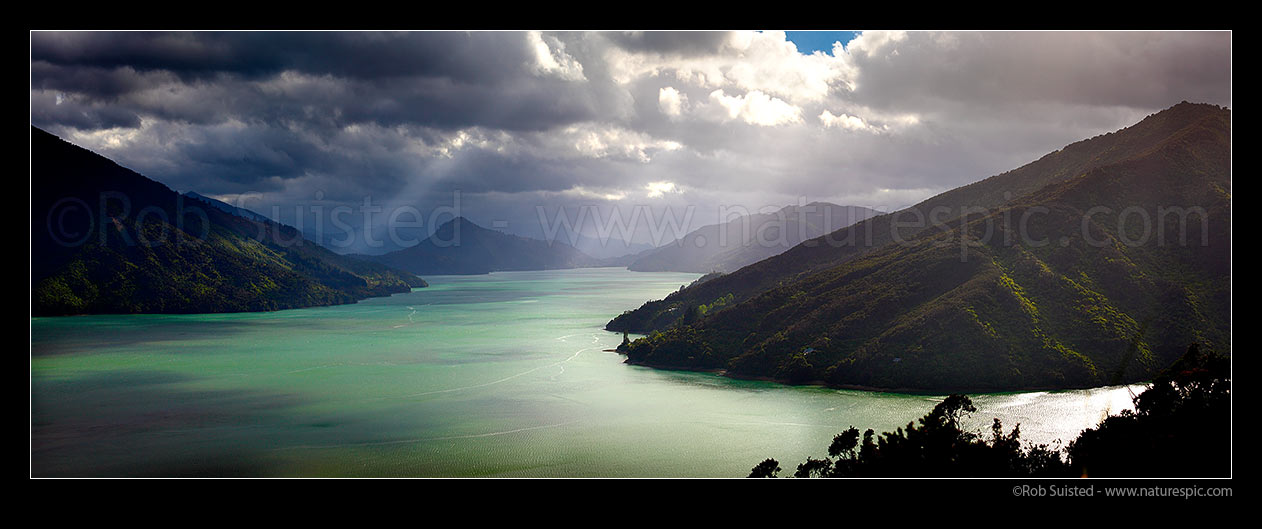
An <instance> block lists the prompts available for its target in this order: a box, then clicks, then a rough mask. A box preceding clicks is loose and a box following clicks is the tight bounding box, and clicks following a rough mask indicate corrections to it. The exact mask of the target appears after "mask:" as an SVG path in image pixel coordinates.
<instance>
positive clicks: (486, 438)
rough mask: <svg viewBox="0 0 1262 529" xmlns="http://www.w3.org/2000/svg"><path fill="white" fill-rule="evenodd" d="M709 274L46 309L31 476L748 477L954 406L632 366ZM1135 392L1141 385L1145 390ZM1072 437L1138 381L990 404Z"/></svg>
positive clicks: (35, 326)
mask: <svg viewBox="0 0 1262 529" xmlns="http://www.w3.org/2000/svg"><path fill="white" fill-rule="evenodd" d="M698 276H699V275H698V274H678V273H639V272H630V271H627V270H625V269H613V268H601V269H579V270H562V271H542V272H506V273H495V274H491V275H484V276H446V277H441V276H436V277H426V280H427V281H429V282H430V284H431V286H430V287H429V288H425V289H417V290H415V291H413V292H411V293H408V294H398V295H395V296H391V297H388V298H376V299H370V300H365V301H361V302H360V303H358V304H354V305H343V306H337V307H322V308H312V309H300V310H288V311H280V312H273V313H246V314H203V315H127V316H80V317H67V318H32V319H31V422H32V424H31V469H32V473H33V474H34V475H36V476H67V475H69V476H115V475H181V476H183V475H213V476H220V475H234V476H235V475H247V476H547V477H553V476H566V477H570V476H609V477H640V476H664V477H673V476H681V477H709V476H723V477H742V476H744V475H746V474H748V473H749V469H750V468H751V467H753V466H754V465H755V464H756V463H758V462H759V461H762V460H763V459H765V458H767V457H775V458H776V459H778V460H779V461H780V462H781V466H782V467H784V468H785V469H786V470H788V471H790V472H791V471H792V469H793V468H794V467H795V466H796V464H797V463H799V462H801V461H803V460H805V459H806V457H807V456H815V457H821V456H824V455H826V450H827V447H828V443H829V441H831V439H832V436H833V435H834V434H836V433H838V432H840V431H841V430H843V429H845V428H846V427H848V426H851V425H853V426H856V427H858V428H859V429H860V430H863V429H866V428H874V429H876V430H877V431H878V432H881V431H887V430H893V429H894V428H896V427H899V426H903V425H905V424H906V423H907V422H909V421H912V420H914V419H916V418H918V417H920V416H922V415H924V414H925V413H926V412H928V411H929V410H930V409H931V408H932V407H933V406H934V404H936V403H937V402H939V401H940V400H941V397H932V396H917V395H900V394H889V393H869V392H860V391H839V390H831V389H825V388H817V387H791V386H783V385H779V384H774V383H768V382H751V381H738V380H730V379H725V378H722V377H718V376H715V375H710V374H703V373H687V372H673V371H661V370H655V369H650V368H643V367H635V366H628V365H625V364H623V363H622V357H621V356H620V355H617V354H616V353H609V352H604V351H603V350H605V349H612V348H613V347H616V346H617V344H618V343H619V342H620V341H621V338H622V337H621V335H618V334H614V333H609V332H605V331H603V330H602V327H603V326H604V324H605V322H607V321H608V320H609V319H610V318H612V317H613V316H615V315H617V314H618V313H620V312H622V311H623V310H626V309H630V308H634V307H637V306H639V305H640V304H641V303H643V302H644V301H646V300H650V299H660V298H662V297H664V296H665V295H666V294H668V293H670V292H671V291H674V290H676V289H678V288H679V286H680V285H683V284H687V283H689V282H691V281H692V280H693V279H696V278H697V277H698ZM1132 389H1133V390H1134V391H1138V390H1139V389H1140V388H1138V387H1133V388H1132ZM974 402H975V404H976V405H977V407H978V409H979V410H980V412H979V413H978V414H976V415H975V416H974V418H973V424H972V427H973V428H976V429H984V430H986V431H988V428H989V423H990V420H991V418H992V417H999V418H1000V419H1002V420H1003V421H1004V424H1005V425H1006V426H1007V427H1008V428H1010V427H1011V426H1012V425H1013V424H1015V423H1018V422H1019V423H1021V432H1022V436H1023V438H1025V439H1027V440H1031V441H1037V442H1041V443H1052V442H1055V441H1056V440H1063V441H1064V442H1068V441H1069V440H1071V439H1073V437H1074V436H1076V434H1077V433H1078V432H1079V431H1080V430H1082V429H1083V428H1086V427H1090V426H1093V425H1095V424H1096V423H1097V422H1098V421H1099V420H1100V419H1101V418H1102V417H1103V416H1104V415H1106V414H1108V413H1117V412H1119V411H1121V410H1122V409H1125V408H1128V407H1129V406H1130V400H1129V393H1128V391H1127V389H1126V388H1125V387H1116V388H1100V389H1094V390H1080V391H1064V392H1039V393H1017V394H1001V395H980V396H975V397H974Z"/></svg>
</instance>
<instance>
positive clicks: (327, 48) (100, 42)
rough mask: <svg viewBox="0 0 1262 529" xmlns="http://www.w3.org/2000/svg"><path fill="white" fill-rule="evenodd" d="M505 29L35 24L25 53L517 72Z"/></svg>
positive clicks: (79, 59)
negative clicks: (41, 28)
mask: <svg viewBox="0 0 1262 529" xmlns="http://www.w3.org/2000/svg"><path fill="white" fill-rule="evenodd" d="M521 39H522V37H521V34H520V33H510V32H481V33H468V32H409V33H369V32H337V33H328V32H303V31H294V32H198V33H191V32H173V33H167V32H67V33H60V32H38V33H33V34H32V36H31V60H32V62H38V61H43V62H47V63H50V64H57V65H64V66H75V67H85V68H104V69H113V68H124V67H126V68H132V69H135V70H138V71H153V70H158V71H167V72H172V73H175V74H177V75H180V76H181V77H184V78H203V77H207V76H212V77H213V76H215V75H217V74H221V73H231V74H236V75H240V76H243V77H247V78H259V77H268V76H271V75H273V74H275V73H277V72H280V71H286V70H292V71H299V72H303V73H309V74H315V75H333V76H337V77H343V78H358V79H380V78H388V77H416V76H419V77H447V78H451V79H455V80H457V81H461V82H469V83H494V82H496V81H497V80H503V79H510V78H514V77H517V76H518V75H520V74H521V73H522V72H523V69H524V68H525V67H526V63H527V59H529V57H530V56H529V55H528V51H529V50H526V49H524V48H523V47H521V46H520V42H521Z"/></svg>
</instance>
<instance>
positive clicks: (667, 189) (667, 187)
mask: <svg viewBox="0 0 1262 529" xmlns="http://www.w3.org/2000/svg"><path fill="white" fill-rule="evenodd" d="M644 189H647V190H648V197H649V198H661V197H662V196H664V195H665V194H666V193H681V192H683V190H682V189H680V188H679V186H676V185H675V183H674V182H668V181H661V182H649V183H648V184H646V185H645V186H644Z"/></svg>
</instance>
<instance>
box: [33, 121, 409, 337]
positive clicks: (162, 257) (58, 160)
mask: <svg viewBox="0 0 1262 529" xmlns="http://www.w3.org/2000/svg"><path fill="white" fill-rule="evenodd" d="M414 286H425V282H424V281H423V280H421V279H420V278H419V277H416V276H414V275H412V274H408V273H403V272H399V271H396V270H392V269H390V268H388V267H385V266H382V265H378V264H374V263H368V262H363V261H359V260H355V259H351V258H348V257H344V256H340V255H337V254H335V253H333V252H331V251H329V250H327V249H325V248H323V247H321V246H318V245H316V244H314V243H311V242H310V241H305V240H304V239H302V237H301V236H300V235H299V234H298V233H297V231H296V230H294V229H293V228H291V227H289V226H284V225H280V224H276V223H274V222H260V221H258V220H254V219H251V218H246V217H242V216H238V215H234V214H232V213H229V212H227V211H223V210H221V209H218V208H216V207H210V206H208V205H207V204H206V203H204V202H200V201H197V200H194V199H191V198H188V197H184V196H182V195H180V194H178V193H176V192H174V191H172V190H171V189H169V188H167V187H166V186H164V185H162V184H160V183H158V182H155V181H153V180H149V179H148V178H145V177H144V176H142V175H140V174H137V173H135V172H133V171H130V170H128V169H126V168H123V167H120V166H119V165H118V164H115V163H114V162H112V161H110V160H108V159H106V158H104V157H101V156H99V155H96V154H94V153H92V152H90V151H87V150H85V149H82V148H79V147H76V146H74V145H71V144H69V143H66V142H65V141H62V140H61V139H59V138H57V137H56V136H53V135H51V134H48V133H46V132H44V131H42V130H39V129H37V128H35V127H32V128H31V313H32V315H35V316H45V315H66V314H100V313H195V312H238V311H260V310H277V309H286V308H297V307H309V306H316V305H332V304H340V303H352V302H355V301H356V300H359V299H363V298H366V297H371V296H383V295H389V294H392V293H397V292H407V291H409V290H410V289H411V288H412V287H414Z"/></svg>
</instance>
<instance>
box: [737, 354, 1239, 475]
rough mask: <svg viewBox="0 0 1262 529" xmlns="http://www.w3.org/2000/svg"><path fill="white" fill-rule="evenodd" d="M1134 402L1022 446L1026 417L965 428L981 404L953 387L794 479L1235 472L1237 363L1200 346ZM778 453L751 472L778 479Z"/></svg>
mask: <svg viewBox="0 0 1262 529" xmlns="http://www.w3.org/2000/svg"><path fill="white" fill-rule="evenodd" d="M1134 402H1135V410H1134V411H1131V410H1126V411H1123V412H1122V413H1121V414H1119V415H1116V416H1112V417H1109V418H1107V419H1105V420H1104V421H1103V422H1101V424H1100V425H1099V426H1098V427H1096V428H1093V429H1087V430H1085V431H1083V432H1082V434H1081V435H1080V436H1079V437H1078V439H1076V440H1075V441H1073V442H1071V443H1070V445H1069V447H1068V448H1067V449H1066V450H1065V452H1067V454H1068V458H1062V455H1061V451H1059V450H1052V449H1049V448H1048V447H1047V445H1028V446H1025V447H1022V443H1021V439H1020V425H1017V427H1016V428H1013V430H1012V431H1011V432H1010V433H1007V434H1005V433H1004V432H1003V425H1002V424H1001V423H1000V421H999V419H995V420H994V423H993V425H992V426H991V433H990V435H989V436H983V435H981V434H979V433H973V432H966V431H964V430H962V429H961V428H960V422H961V420H962V419H963V418H964V417H966V416H968V415H969V414H972V413H975V412H977V408H976V407H975V406H974V405H973V403H972V401H971V400H969V398H968V397H967V396H965V395H951V396H949V397H947V398H946V400H944V401H943V402H941V403H939V404H938V405H937V406H935V407H934V408H933V411H931V412H929V414H928V415H925V416H924V417H923V418H921V419H920V420H919V423H920V424H919V425H916V424H915V423H908V424H907V427H906V429H903V428H899V429H898V430H897V431H894V432H886V433H884V434H881V435H880V436H879V438H878V437H877V436H876V435H875V434H874V432H873V431H872V430H871V429H869V430H867V431H866V432H864V434H863V438H862V441H861V442H860V437H859V430H858V429H856V428H854V427H851V428H850V429H848V430H846V431H844V432H842V433H840V434H838V435H837V436H835V437H834V438H833V441H832V444H831V445H830V446H829V447H828V457H825V458H823V459H815V458H807V460H806V461H805V462H803V463H801V464H799V465H798V466H797V470H796V472H794V474H793V477H800V478H805V477H1072V476H1094V477H1150V476H1160V477H1192V476H1195V477H1206V476H1229V475H1230V474H1231V362H1230V359H1228V358H1226V357H1224V356H1221V355H1217V354H1213V353H1210V354H1203V353H1201V351H1200V349H1199V347H1198V346H1197V345H1196V344H1193V345H1192V346H1191V347H1189V348H1188V350H1187V353H1186V354H1184V355H1183V357H1182V358H1181V359H1179V361H1177V362H1175V364H1174V365H1173V366H1171V367H1170V368H1169V369H1167V370H1166V371H1165V372H1163V373H1162V374H1161V375H1160V376H1158V377H1157V378H1156V379H1154V380H1153V385H1152V387H1151V388H1149V389H1148V390H1146V391H1144V392H1143V393H1141V394H1139V396H1137V397H1135V399H1134ZM780 471H781V468H780V464H779V462H778V461H776V460H775V459H767V460H764V461H763V462H761V463H759V464H758V465H756V466H755V467H754V468H753V469H752V471H751V472H750V475H749V477H751V478H755V477H776V476H777V474H778V473H779V472H780Z"/></svg>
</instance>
